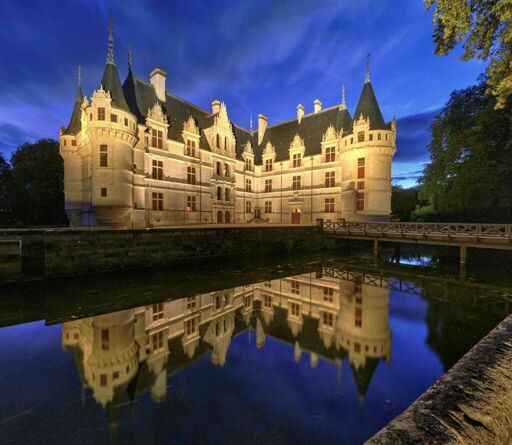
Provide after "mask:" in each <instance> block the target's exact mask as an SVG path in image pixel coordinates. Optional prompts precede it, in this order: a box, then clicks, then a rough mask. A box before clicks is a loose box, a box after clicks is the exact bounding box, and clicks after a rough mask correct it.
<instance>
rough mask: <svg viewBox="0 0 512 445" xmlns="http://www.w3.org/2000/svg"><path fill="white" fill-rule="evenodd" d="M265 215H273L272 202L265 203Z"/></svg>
mask: <svg viewBox="0 0 512 445" xmlns="http://www.w3.org/2000/svg"><path fill="white" fill-rule="evenodd" d="M264 211H265V213H272V201H265V210H264Z"/></svg>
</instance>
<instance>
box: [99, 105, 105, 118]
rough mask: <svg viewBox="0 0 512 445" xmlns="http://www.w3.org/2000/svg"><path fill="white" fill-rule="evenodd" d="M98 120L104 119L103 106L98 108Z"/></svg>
mask: <svg viewBox="0 0 512 445" xmlns="http://www.w3.org/2000/svg"><path fill="white" fill-rule="evenodd" d="M98 120H99V121H104V120H105V108H103V107H99V108H98Z"/></svg>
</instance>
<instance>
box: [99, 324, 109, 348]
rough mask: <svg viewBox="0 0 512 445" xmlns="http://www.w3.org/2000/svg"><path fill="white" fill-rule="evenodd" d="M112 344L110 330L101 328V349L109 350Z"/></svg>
mask: <svg viewBox="0 0 512 445" xmlns="http://www.w3.org/2000/svg"><path fill="white" fill-rule="evenodd" d="M109 346H110V331H109V330H108V329H102V330H101V349H102V350H103V351H108V349H109Z"/></svg>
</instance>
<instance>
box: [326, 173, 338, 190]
mask: <svg viewBox="0 0 512 445" xmlns="http://www.w3.org/2000/svg"><path fill="white" fill-rule="evenodd" d="M335 184H336V172H325V186H326V187H334V186H335Z"/></svg>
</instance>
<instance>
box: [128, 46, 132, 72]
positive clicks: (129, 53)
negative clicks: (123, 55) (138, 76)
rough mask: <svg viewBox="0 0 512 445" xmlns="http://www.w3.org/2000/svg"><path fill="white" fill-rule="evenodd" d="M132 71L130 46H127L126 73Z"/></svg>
mask: <svg viewBox="0 0 512 445" xmlns="http://www.w3.org/2000/svg"><path fill="white" fill-rule="evenodd" d="M131 70H132V45H128V71H131Z"/></svg>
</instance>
